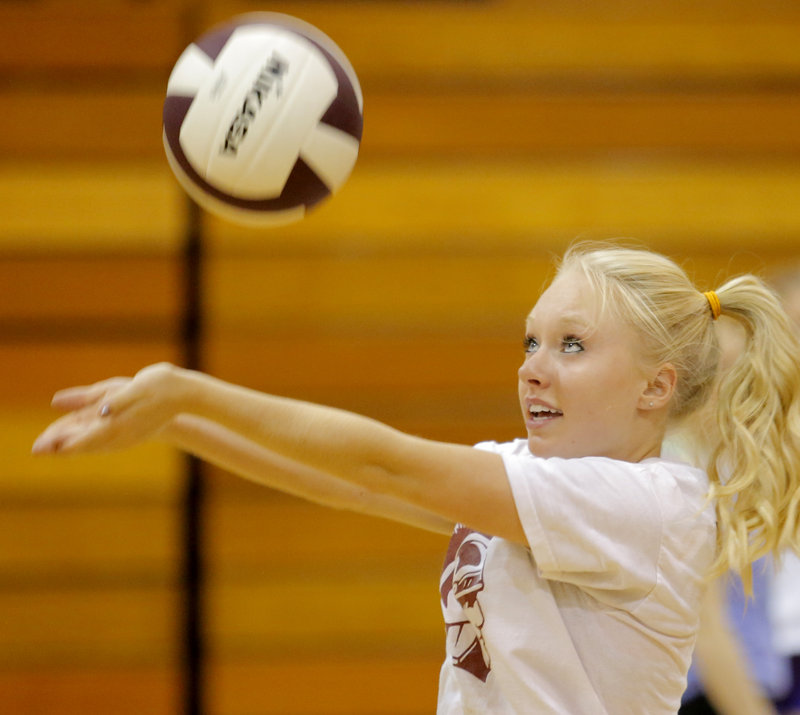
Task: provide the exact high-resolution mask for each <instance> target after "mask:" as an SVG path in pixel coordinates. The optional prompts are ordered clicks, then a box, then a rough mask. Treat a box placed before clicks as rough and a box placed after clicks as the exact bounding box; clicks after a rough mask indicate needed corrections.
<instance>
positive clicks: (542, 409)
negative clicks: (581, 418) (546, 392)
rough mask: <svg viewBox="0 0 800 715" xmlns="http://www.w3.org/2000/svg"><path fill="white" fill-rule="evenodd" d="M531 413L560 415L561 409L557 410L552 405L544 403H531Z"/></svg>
mask: <svg viewBox="0 0 800 715" xmlns="http://www.w3.org/2000/svg"><path fill="white" fill-rule="evenodd" d="M530 413H531V414H532V415H538V414H542V413H547V414H551V415H560V414H561V410H556V409H554V408H552V407H545V406H544V405H531V406H530Z"/></svg>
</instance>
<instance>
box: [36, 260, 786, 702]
mask: <svg viewBox="0 0 800 715" xmlns="http://www.w3.org/2000/svg"><path fill="white" fill-rule="evenodd" d="M720 313H725V314H727V315H730V316H731V317H733V318H735V319H737V320H740V321H741V322H742V324H743V325H744V327H745V330H746V331H747V334H748V340H747V348H746V350H745V351H744V354H743V355H742V356H741V358H740V359H739V360H738V361H737V363H736V365H735V366H734V368H733V370H732V371H731V374H730V378H728V377H726V378H725V379H723V380H722V381H721V382H720V383H719V384H717V381H716V377H715V376H716V368H717V362H718V358H719V355H718V353H719V347H718V344H717V341H716V338H715V333H714V330H713V327H712V326H713V321H714V320H715V319H716V317H718V316H719V314H720ZM786 327H787V320H786V317H785V315H784V314H783V312H782V311H781V309H780V307H779V305H778V302H777V301H776V299H775V297H774V296H773V295H772V294H771V293H770V292H769V291H768V290H767V289H766V288H765V287H764V286H763V285H762V284H761V283H760V282H759V281H758V280H756V279H755V278H752V277H746V278H740V279H737V280H734V281H731V282H729V283H727V284H725V285H724V286H722V287H721V288H719V289H718V290H717V291H716V292H709V293H707V294H703V293H701V292H699V291H698V290H697V289H696V288H694V287H693V286H692V285H691V283H690V282H689V280H688V279H687V277H686V275H685V274H684V273H683V271H682V270H681V269H680V268H679V267H678V266H676V265H675V264H674V263H673V262H672V261H670V260H668V259H666V258H664V257H662V256H659V255H657V254H653V253H650V252H648V251H642V250H635V249H629V248H624V247H619V246H602V247H596V246H578V247H575V248H574V249H572V250H570V251H569V252H568V253H567V255H566V256H565V257H564V259H563V261H562V262H561V265H560V267H559V270H558V273H557V275H556V277H555V279H554V280H553V282H552V283H551V284H550V286H549V287H548V288H547V289H546V290H545V291H544V292H543V293H542V295H541V296H540V297H539V300H538V301H537V303H536V305H535V306H534V308H533V310H532V311H531V313H530V314H529V315H528V317H527V320H526V331H525V359H524V361H523V363H522V365H521V367H520V369H519V372H518V386H519V402H520V407H521V410H522V415H523V419H524V423H525V430H526V432H527V435H526V437H525V438H522V439H518V440H515V441H513V442H510V443H505V444H497V443H493V442H486V443H481V444H480V445H477V446H476V447H468V446H462V445H456V444H445V443H439V442H433V441H430V440H425V439H421V438H419V437H415V436H412V435H407V434H404V433H401V432H398V431H396V430H394V429H392V428H390V427H388V426H386V425H383V424H380V423H377V422H375V421H373V420H370V419H367V418H365V417H360V416H358V415H354V414H352V413H347V412H342V411H340V410H336V409H332V408H327V407H322V406H320V405H314V404H310V403H305V402H299V401H295V400H291V399H287V398H281V397H276V396H273V395H267V394H263V393H258V392H254V391H252V390H248V389H245V388H242V387H237V386H234V385H230V384H227V383H224V382H222V381H220V380H217V379H214V378H212V377H210V376H208V375H204V374H200V373H196V372H191V371H187V370H183V369H180V368H177V367H174V366H171V365H165V364H160V365H154V366H151V367H148V368H145V369H144V370H142V371H141V372H139V373H138V374H137V375H136V376H135V377H134V378H126V379H122V378H116V379H112V380H107V381H104V382H101V383H97V384H95V385H92V386H88V387H80V388H72V389H69V390H66V391H63V392H60V393H58V394H57V395H56V396H55V398H54V404H55V406H56V407H59V408H61V409H63V410H65V411H67V414H66V415H65V416H64V417H62V418H61V419H60V420H57V421H56V422H55V423H54V424H53V425H51V426H50V427H49V428H48V429H47V430H45V432H44V433H43V434H42V435H41V437H40V438H39V439H38V440H37V442H36V443H35V445H34V452H37V453H77V452H87V451H97V450H103V449H117V448H122V447H126V446H128V445H131V444H134V443H137V442H139V441H141V440H144V439H149V438H153V437H155V438H159V439H162V440H166V441H168V442H169V443H171V444H174V445H176V446H178V447H180V448H182V449H186V450H188V451H190V452H193V453H194V454H197V455H199V456H201V457H203V458H205V459H208V460H210V461H212V462H215V463H217V464H220V465H222V466H223V467H225V468H227V469H230V470H232V471H234V472H237V473H239V474H242V475H243V476H245V477H248V478H251V479H255V480H257V481H259V482H261V483H263V484H265V485H268V486H271V487H273V488H277V489H281V490H284V491H287V492H290V493H293V494H297V495H300V496H303V497H306V498H309V499H313V500H315V501H317V502H320V503H323V504H327V505H330V506H335V507H343V508H348V509H353V510H356V511H360V512H364V513H370V514H378V515H382V516H385V517H387V518H391V519H395V520H399V521H404V522H407V523H411V524H415V525H417V526H421V527H423V528H429V529H435V530H442V531H447V532H448V533H451V534H452V539H451V543H450V548H449V550H448V554H447V557H446V561H445V568H444V570H443V573H442V578H441V582H440V593H441V599H442V610H443V614H444V618H445V625H446V634H447V638H446V653H447V655H446V659H445V662H444V664H443V666H442V670H441V676H440V692H439V705H438V712H439V713H440V714H441V715H444V714H450V713H453V714H455V713H489V712H490V713H493V714H498V715H502V714H504V713H509V714H510V713H523V712H524V713H529V712H536V713H592V714H595V713H613V714H614V715H618V714H620V713H647V714H648V715H654V714H658V713H674V712H676V711H677V709H678V706H679V703H680V697H681V693H682V692H683V689H684V686H685V679H686V671H687V669H688V666H689V662H690V659H691V652H692V648H693V645H694V640H695V637H696V632H697V627H698V610H699V607H700V601H701V597H702V593H703V590H704V587H705V583H706V579H707V575H708V572H709V569H710V568H711V567H712V566H714V567H715V568H716V569H717V570H720V571H721V570H723V569H726V568H727V567H728V566H732V567H736V568H740V569H744V570H746V569H747V566H748V564H749V563H750V562H751V561H752V560H753V559H754V558H756V557H757V556H759V555H760V554H762V553H765V552H767V551H771V550H775V549H778V548H781V547H783V546H785V545H788V544H795V543H796V538H797V534H796V532H797V523H796V518H797V508H798V504H797V500H798V497H797V487H798V484H797V477H796V475H797V473H798V466H800V450H799V449H798V448H799V447H800V445H799V444H798V433H797V417H798V415H797V410H798V407H797V389H798V384H799V383H800V375H798V366H797V363H796V356H797V354H798V345H797V342H796V341H795V340H794V339H793V338H792V337H791V335H790V331H788V330H787V329H786ZM453 359H458V355H457V352H456V353H455V354H454V356H453ZM715 390H716V391H718V397H717V399H716V400H715V401H716V402H717V403H718V406H717V407H716V410H717V416H716V419H717V420H718V421H719V433H720V435H721V438H720V440H719V444H718V445H716V447H715V449H714V452H713V456H712V460H711V464H710V465H709V469H708V476H707V475H706V472H704V471H703V470H701V469H698V468H695V467H692V466H690V465H688V464H683V463H679V462H674V461H669V460H667V459H663V458H661V456H660V450H661V443H662V441H663V439H664V434H665V431H666V429H667V425H668V424H671V423H673V422H674V421H676V420H681V419H684V418H686V417H687V416H688V415H690V414H691V413H693V412H694V411H696V410H697V409H698V408H700V407H701V406H702V405H703V404H704V403H706V402H707V401H708V400H709V398H710V396H711V395H712V394H714V392H715ZM458 408H459V406H458V405H454V406H453V409H454V410H458ZM720 473H724V474H732V475H733V476H732V477H731V478H730V479H729V480H728V481H727V483H725V484H723V483H721V481H720V479H719V474H720ZM709 477H710V480H709ZM709 493H710V495H711V496H712V497H713V500H712V501H709V499H708V496H709ZM715 508H716V512H717V514H716V516H715V513H714V510H715ZM717 522H719V528H717V526H716V524H717Z"/></svg>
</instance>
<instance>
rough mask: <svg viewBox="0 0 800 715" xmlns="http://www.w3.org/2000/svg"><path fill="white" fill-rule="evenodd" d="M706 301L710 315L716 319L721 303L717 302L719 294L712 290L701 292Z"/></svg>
mask: <svg viewBox="0 0 800 715" xmlns="http://www.w3.org/2000/svg"><path fill="white" fill-rule="evenodd" d="M703 295H704V296H705V297H706V300H707V301H708V305H709V307H710V308H711V316H712V317H713V318H714V320H716V319H717V318H719V315H720V313H721V312H722V305H721V304H720V302H719V296H718V295H717V294H716V293H715V292H714V291H713V290H710V291H707V292H705V293H703Z"/></svg>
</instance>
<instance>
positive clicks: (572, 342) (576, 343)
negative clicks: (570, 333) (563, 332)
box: [561, 338, 583, 353]
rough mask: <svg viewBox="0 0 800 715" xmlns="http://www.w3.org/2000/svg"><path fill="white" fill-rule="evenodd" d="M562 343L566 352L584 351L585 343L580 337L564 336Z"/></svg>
mask: <svg viewBox="0 0 800 715" xmlns="http://www.w3.org/2000/svg"><path fill="white" fill-rule="evenodd" d="M561 345H562V347H563V350H564V352H565V353H580V352H583V343H582V342H581V341H580V340H578V338H564V340H563V341H562V342H561Z"/></svg>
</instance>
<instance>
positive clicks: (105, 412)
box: [100, 405, 111, 417]
mask: <svg viewBox="0 0 800 715" xmlns="http://www.w3.org/2000/svg"><path fill="white" fill-rule="evenodd" d="M110 414H111V406H110V405H103V406H102V407H101V408H100V416H101V417H108V416H109V415H110Z"/></svg>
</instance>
